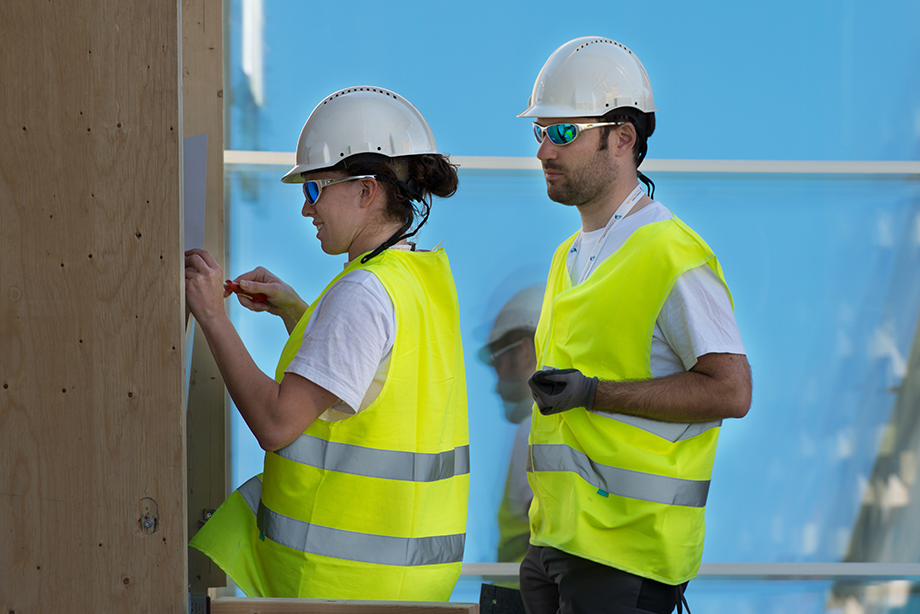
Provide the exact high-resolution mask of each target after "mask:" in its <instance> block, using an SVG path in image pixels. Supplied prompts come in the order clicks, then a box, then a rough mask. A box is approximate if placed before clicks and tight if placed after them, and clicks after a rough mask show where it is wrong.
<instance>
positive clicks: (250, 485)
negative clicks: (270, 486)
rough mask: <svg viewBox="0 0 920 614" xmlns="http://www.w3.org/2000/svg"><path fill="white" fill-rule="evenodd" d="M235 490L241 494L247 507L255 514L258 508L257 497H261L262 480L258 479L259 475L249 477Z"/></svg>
mask: <svg viewBox="0 0 920 614" xmlns="http://www.w3.org/2000/svg"><path fill="white" fill-rule="evenodd" d="M236 491H237V492H238V493H240V494H241V495H243V499H245V500H246V504H247V505H248V506H249V509H251V510H252V513H253V514H255V513H256V511H257V510H258V509H259V499H261V498H262V481H261V480H260V479H259V476H255V477H251V478H249V479H248V480H247V481H246V483H245V484H243V485H242V486H240V487H239V488H237V489H236Z"/></svg>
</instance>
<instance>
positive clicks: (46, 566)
mask: <svg viewBox="0 0 920 614" xmlns="http://www.w3.org/2000/svg"><path fill="white" fill-rule="evenodd" d="M178 30H179V19H178V5H177V4H176V3H175V2H172V3H170V2H153V1H150V0H147V1H145V0H140V1H138V2H123V1H122V0H70V1H67V2H61V1H57V0H55V1H50V2H49V1H46V2H34V1H32V0H10V1H9V2H0V40H2V41H3V52H2V53H0V75H2V82H3V87H2V88H0V142H2V143H3V146H2V147H0V212H2V214H0V219H2V223H0V510H2V517H3V520H2V521H0V611H2V612H4V614H5V613H7V612H16V613H17V614H18V613H20V612H30V613H32V612H34V613H40V612H139V611H146V612H184V611H186V609H187V607H188V596H187V588H186V587H187V570H186V550H187V546H186V544H187V533H186V513H187V512H186V509H187V504H186V486H185V480H186V468H185V416H184V411H185V408H184V390H183V388H184V382H183V373H184V357H183V344H182V338H183V329H184V318H183V315H184V314H183V303H182V298H183V285H182V281H183V263H182V259H181V248H182V233H181V231H182V215H181V214H182V203H181V190H180V187H181V186H180V161H181V157H180V145H181V121H182V118H181V114H180V91H179V83H180V76H179V31H178Z"/></svg>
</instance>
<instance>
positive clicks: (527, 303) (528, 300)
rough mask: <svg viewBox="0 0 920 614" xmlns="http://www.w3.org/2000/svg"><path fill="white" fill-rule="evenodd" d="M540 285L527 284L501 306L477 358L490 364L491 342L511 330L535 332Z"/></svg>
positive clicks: (541, 291) (541, 305) (541, 299)
mask: <svg viewBox="0 0 920 614" xmlns="http://www.w3.org/2000/svg"><path fill="white" fill-rule="evenodd" d="M544 292H545V288H544V287H543V286H542V285H536V286H527V287H526V288H524V289H523V290H519V291H518V292H517V293H516V294H515V295H514V296H512V297H511V298H510V299H508V302H507V303H505V304H504V306H502V308H501V310H500V311H499V312H498V315H497V316H496V317H495V323H494V324H493V325H492V330H491V331H490V332H489V340H488V341H487V342H486V344H485V345H484V346H482V347H481V348H480V349H479V359H480V360H481V361H482V362H484V363H486V364H487V365H490V364H492V350H495V349H501V348H493V347H492V344H493V343H495V342H496V341H498V340H500V339H501V338H502V337H504V336H505V335H506V334H508V333H510V332H511V331H513V330H526V331H529V332H531V333H534V332H536V330H537V322H539V321H540V310H541V309H542V307H543V294H544Z"/></svg>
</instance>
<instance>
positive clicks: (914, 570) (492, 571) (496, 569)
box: [460, 563, 920, 582]
mask: <svg viewBox="0 0 920 614" xmlns="http://www.w3.org/2000/svg"><path fill="white" fill-rule="evenodd" d="M519 566H520V564H519V563H464V565H463V569H462V571H461V572H460V576H461V578H463V576H481V577H485V578H489V579H491V580H507V579H513V578H517V577H518V568H519ZM697 578H698V579H700V580H749V581H755V580H820V581H868V582H873V581H883V580H915V581H917V582H920V564H918V563H703V564H702V565H700V571H699V574H698V576H697Z"/></svg>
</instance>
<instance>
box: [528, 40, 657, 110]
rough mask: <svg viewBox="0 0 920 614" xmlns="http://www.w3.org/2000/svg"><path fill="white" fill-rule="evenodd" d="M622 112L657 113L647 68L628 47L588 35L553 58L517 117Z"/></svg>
mask: <svg viewBox="0 0 920 614" xmlns="http://www.w3.org/2000/svg"><path fill="white" fill-rule="evenodd" d="M622 107H632V108H634V109H637V110H638V111H641V112H643V113H653V112H655V99H654V98H653V96H652V84H651V83H650V82H649V79H648V74H647V73H646V72H645V67H643V66H642V62H640V61H639V58H637V57H636V55H635V54H634V53H633V52H632V51H630V50H629V49H628V48H627V47H626V46H625V45H623V44H620V43H618V42H616V41H614V40H611V39H609V38H603V37H599V36H585V37H582V38H576V39H575V40H571V41H569V42H567V43H565V44H564V45H562V46H561V47H559V48H558V49H556V50H555V51H554V52H553V54H552V55H551V56H549V59H548V60H546V64H544V65H543V69H542V70H541V71H540V74H539V75H537V81H536V83H534V86H533V93H532V94H531V95H530V101H529V103H528V107H527V109H526V110H525V111H524V112H523V113H521V114H520V115H518V117H546V118H552V117H600V116H601V115H604V114H606V113H608V112H610V111H612V110H614V109H617V108H622Z"/></svg>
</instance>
